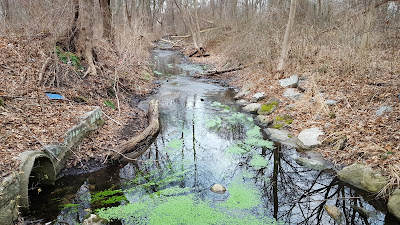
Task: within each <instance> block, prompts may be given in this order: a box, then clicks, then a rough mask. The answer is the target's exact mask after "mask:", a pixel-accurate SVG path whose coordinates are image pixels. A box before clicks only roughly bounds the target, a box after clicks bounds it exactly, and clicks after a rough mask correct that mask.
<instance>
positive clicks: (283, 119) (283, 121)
mask: <svg viewBox="0 0 400 225" xmlns="http://www.w3.org/2000/svg"><path fill="white" fill-rule="evenodd" d="M292 122H293V118H292V117H290V116H287V115H285V116H276V117H275V118H274V121H273V125H272V128H275V129H280V128H282V127H285V126H287V125H289V124H291V123H292Z"/></svg>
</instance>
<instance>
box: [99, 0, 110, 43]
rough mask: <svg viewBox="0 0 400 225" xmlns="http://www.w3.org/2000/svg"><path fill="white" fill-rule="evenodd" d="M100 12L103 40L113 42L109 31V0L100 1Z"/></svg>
mask: <svg viewBox="0 0 400 225" xmlns="http://www.w3.org/2000/svg"><path fill="white" fill-rule="evenodd" d="M100 10H101V16H102V19H103V38H104V39H106V40H113V35H112V31H111V0H100Z"/></svg>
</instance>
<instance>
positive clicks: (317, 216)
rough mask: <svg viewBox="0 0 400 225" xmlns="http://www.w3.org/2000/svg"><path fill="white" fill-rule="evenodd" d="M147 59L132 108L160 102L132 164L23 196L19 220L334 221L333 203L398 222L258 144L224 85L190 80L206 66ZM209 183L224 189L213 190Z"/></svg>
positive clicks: (359, 218) (360, 195) (366, 198)
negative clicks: (147, 141)
mask: <svg viewBox="0 0 400 225" xmlns="http://www.w3.org/2000/svg"><path fill="white" fill-rule="evenodd" d="M152 54H153V57H154V71H155V73H156V74H157V75H158V79H159V82H160V83H161V87H160V89H159V91H158V93H157V94H155V95H153V96H150V97H149V99H148V100H146V101H142V102H140V104H139V107H141V108H142V109H143V110H146V108H147V105H148V102H149V100H150V99H158V100H159V102H160V109H159V111H160V124H161V130H160V133H159V135H158V137H157V139H156V141H155V142H154V143H153V144H152V145H151V147H150V148H149V149H148V151H147V152H146V153H145V154H144V155H143V156H142V157H141V158H140V159H139V160H137V161H134V162H129V163H125V164H122V165H115V166H108V167H106V168H102V169H99V170H97V171H95V172H91V173H84V174H74V175H66V176H64V177H62V178H61V179H59V180H58V181H57V182H56V185H55V186H51V187H43V188H42V192H40V193H39V194H38V193H36V191H34V192H31V196H30V200H31V208H30V209H31V212H30V215H29V217H28V218H30V219H31V220H36V221H37V222H42V223H45V222H49V221H53V223H55V224H79V223H80V222H81V221H82V220H83V218H84V217H85V216H86V215H87V214H90V213H93V212H97V213H99V214H100V215H101V216H102V217H105V218H110V219H112V221H113V222H112V223H114V224H274V223H275V221H279V223H281V224H335V222H334V220H333V219H332V218H331V217H330V216H329V215H328V214H327V212H326V211H325V209H324V205H334V206H336V207H338V208H339V209H340V210H341V211H342V212H343V216H342V222H343V224H398V221H396V219H395V218H393V217H392V216H391V215H389V214H387V213H386V208H385V207H386V206H385V202H382V201H376V200H374V196H370V195H368V194H367V193H364V192H361V191H358V190H355V189H352V188H351V187H349V186H347V185H346V184H343V183H342V182H340V181H339V180H338V179H337V178H335V176H334V173H332V172H329V171H325V172H321V171H316V170H311V169H308V168H305V167H302V166H300V165H298V164H297V163H296V162H295V159H296V158H297V157H298V156H299V155H302V154H304V153H301V152H298V151H296V149H293V148H291V147H288V146H284V145H280V144H279V143H272V142H269V141H267V140H266V138H267V137H265V135H264V134H263V131H262V128H260V127H259V126H257V124H256V123H255V122H254V121H253V116H252V115H250V114H247V113H243V112H241V109H240V107H239V106H237V105H236V104H235V102H234V100H233V95H234V90H233V89H231V88H228V87H224V86H221V85H220V84H218V83H216V82H214V81H212V80H208V79H196V78H193V76H191V75H193V74H196V73H201V72H203V71H204V70H205V69H206V68H205V67H206V66H204V65H198V64H192V63H189V62H188V61H187V60H186V59H185V57H184V56H183V55H182V54H181V53H179V52H177V51H173V50H161V49H156V50H153V51H152ZM216 183H218V184H221V185H223V186H225V187H227V189H228V190H227V191H226V192H225V193H224V194H218V193H214V192H212V191H211V190H210V187H211V186H212V185H213V184H216ZM107 207H108V209H107ZM101 208H103V210H100V211H98V210H99V209H101ZM104 208H105V209H104Z"/></svg>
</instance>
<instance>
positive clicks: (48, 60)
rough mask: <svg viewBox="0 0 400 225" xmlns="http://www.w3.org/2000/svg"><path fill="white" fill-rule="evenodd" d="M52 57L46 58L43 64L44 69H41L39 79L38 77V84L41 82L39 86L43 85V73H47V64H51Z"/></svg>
mask: <svg viewBox="0 0 400 225" xmlns="http://www.w3.org/2000/svg"><path fill="white" fill-rule="evenodd" d="M50 59H51V58H50V57H49V58H47V59H46V61H45V62H44V64H43V66H42V69H41V70H40V73H39V79H38V84H39V85H38V86H41V85H42V82H43V75H44V73H45V71H46V69H47V66H48V65H49V62H50Z"/></svg>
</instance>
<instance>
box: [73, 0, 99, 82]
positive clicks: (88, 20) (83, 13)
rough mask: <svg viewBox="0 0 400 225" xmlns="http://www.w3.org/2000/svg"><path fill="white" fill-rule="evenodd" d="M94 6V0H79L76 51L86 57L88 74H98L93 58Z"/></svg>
mask: <svg viewBox="0 0 400 225" xmlns="http://www.w3.org/2000/svg"><path fill="white" fill-rule="evenodd" d="M93 8H94V0H79V18H78V32H79V33H78V34H77V39H76V40H77V41H76V52H77V54H78V55H81V56H83V57H84V58H85V60H86V62H87V64H88V69H87V71H86V72H85V76H86V75H87V74H90V75H96V67H95V65H94V61H93V60H94V59H93V54H92V50H93V24H94V22H93V13H94V11H93Z"/></svg>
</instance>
